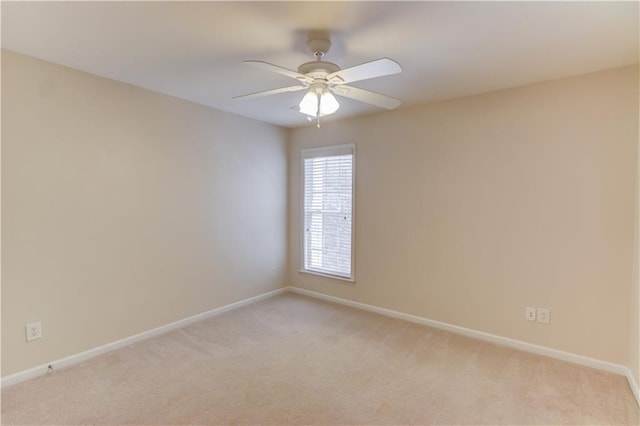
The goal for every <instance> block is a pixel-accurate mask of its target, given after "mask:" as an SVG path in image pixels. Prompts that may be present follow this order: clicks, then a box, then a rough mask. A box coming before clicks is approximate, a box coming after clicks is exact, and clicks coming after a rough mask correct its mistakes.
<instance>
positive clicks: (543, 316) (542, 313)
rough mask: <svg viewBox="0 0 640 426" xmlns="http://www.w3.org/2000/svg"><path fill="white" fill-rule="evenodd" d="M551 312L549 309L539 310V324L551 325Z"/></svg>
mask: <svg viewBox="0 0 640 426" xmlns="http://www.w3.org/2000/svg"><path fill="white" fill-rule="evenodd" d="M550 315H551V310H550V309H549V308H538V322H539V323H542V324H549V321H550V318H549V316H550Z"/></svg>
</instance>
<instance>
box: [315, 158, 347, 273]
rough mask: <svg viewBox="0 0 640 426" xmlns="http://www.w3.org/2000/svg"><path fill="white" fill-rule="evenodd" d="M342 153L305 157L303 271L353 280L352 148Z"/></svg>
mask: <svg viewBox="0 0 640 426" xmlns="http://www.w3.org/2000/svg"><path fill="white" fill-rule="evenodd" d="M340 151H344V150H337V151H336V150H335V148H333V149H332V148H329V150H321V149H320V150H312V152H311V153H309V152H308V153H306V155H304V154H303V162H304V170H303V177H304V197H303V198H304V244H303V245H304V247H303V249H304V254H303V259H304V260H303V263H304V264H303V268H304V269H305V270H307V271H310V272H317V273H322V274H328V275H334V276H338V277H343V278H348V279H351V278H352V277H353V271H352V269H353V264H352V234H353V233H352V225H353V223H352V222H353V216H352V212H353V209H352V204H353V148H351V149H349V150H347V152H348V153H340ZM327 153H328V154H329V155H327Z"/></svg>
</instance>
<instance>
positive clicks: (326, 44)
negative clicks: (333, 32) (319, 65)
mask: <svg viewBox="0 0 640 426" xmlns="http://www.w3.org/2000/svg"><path fill="white" fill-rule="evenodd" d="M307 47H308V48H309V50H311V53H313V54H314V55H315V57H316V58H318V60H321V58H322V57H323V56H324V55H325V54H326V53H327V52H328V51H329V49H330V48H331V41H330V40H329V39H328V38H311V39H309V40H308V41H307Z"/></svg>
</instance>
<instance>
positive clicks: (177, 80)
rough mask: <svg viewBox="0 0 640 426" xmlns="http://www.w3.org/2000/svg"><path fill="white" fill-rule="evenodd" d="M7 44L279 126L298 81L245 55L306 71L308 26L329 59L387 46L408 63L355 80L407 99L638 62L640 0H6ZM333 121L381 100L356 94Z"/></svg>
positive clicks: (375, 54)
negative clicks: (327, 36)
mask: <svg viewBox="0 0 640 426" xmlns="http://www.w3.org/2000/svg"><path fill="white" fill-rule="evenodd" d="M1 12H2V47H3V48H6V49H9V50H12V51H16V52H20V53H23V54H26V55H30V56H34V57H36V58H40V59H44V60H47V61H50V62H54V63H57V64H61V65H66V66H69V67H72V68H76V69H79V70H82V71H86V72H89V73H92V74H96V75H99V76H103V77H107V78H111V79H114V80H119V81H123V82H126V83H130V84H133V85H136V86H140V87H144V88H146V89H150V90H154V91H157V92H161V93H166V94H168V95H172V96H176V97H179V98H182V99H187V100H190V101H193V102H197V103H200V104H204V105H208V106H211V107H214V108H218V109H222V110H225V111H230V112H233V113H237V114H241V115H243V116H246V117H251V118H254V119H258V120H261V121H265V122H269V123H273V124H276V125H279V126H284V127H296V126H302V125H307V121H306V119H305V117H304V116H303V115H302V114H300V113H299V112H297V111H294V110H293V109H291V107H293V106H295V105H297V104H298V102H299V101H300V99H301V98H302V96H303V94H304V93H303V92H295V93H282V94H277V95H273V96H269V97H265V98H259V99H247V100H235V101H234V100H232V99H231V98H232V97H234V96H237V95H242V94H246V93H252V92H258V91H262V90H268V89H274V88H278V87H284V86H290V85H292V84H295V81H294V80H292V79H290V78H287V77H285V76H282V75H279V74H275V73H271V72H268V71H265V70H261V69H258V68H255V67H250V66H247V65H245V64H243V63H242V61H243V60H245V59H255V60H262V61H268V62H272V63H274V64H278V65H280V66H283V67H286V68H290V69H297V67H298V65H300V64H301V63H303V62H308V61H310V60H313V57H312V55H311V54H310V52H309V51H308V50H307V48H306V45H305V43H306V39H307V32H308V31H309V30H328V31H330V33H331V41H332V47H331V50H330V51H329V53H328V54H327V55H326V56H325V60H328V61H331V62H334V63H337V64H338V65H339V66H341V67H342V68H346V67H349V66H352V65H357V64H360V63H363V62H367V61H370V60H373V59H377V58H380V57H390V58H393V59H394V60H396V61H397V62H399V63H400V64H401V65H402V68H403V72H402V73H401V74H396V75H391V76H386V77H380V78H376V79H371V80H366V81H360V82H357V83H353V86H357V87H361V88H364V89H368V90H372V91H375V92H379V93H383V94H385V95H389V96H393V97H395V98H398V99H401V100H402V106H401V107H400V108H403V107H406V106H410V105H415V104H420V103H426V102H433V101H437V100H443V99H450V98H456V97H461V96H467V95H472V94H478V93H484V92H489V91H494V90H499V89H503V88H508V87H514V86H520V85H525V84H530V83H534V82H539V81H544V80H550V79H555V78H560V77H566V76H570V75H576V74H583V73H587V72H592V71H597V70H601V69H606V68H613V67H619V66H624V65H629V64H633V63H637V62H638V56H639V55H638V50H639V42H638V38H639V33H638V27H639V25H638V20H639V3H638V2H633V1H632V2H455V1H447V2H400V1H394V2H365V1H356V2H346V1H345V2H324V1H319V2H284V1H283V2H243V1H234V2H218V1H215V2H185V1H176V2H126V1H125V2H109V1H107V2H8V1H3V2H2V11H1ZM339 100H340V104H341V107H340V109H339V110H338V112H337V113H336V114H334V115H333V116H330V117H327V118H326V119H340V118H345V117H348V116H354V115H360V114H367V113H371V112H375V111H378V109H377V108H376V107H372V106H368V105H365V104H362V103H359V102H356V101H353V100H350V99H345V98H339Z"/></svg>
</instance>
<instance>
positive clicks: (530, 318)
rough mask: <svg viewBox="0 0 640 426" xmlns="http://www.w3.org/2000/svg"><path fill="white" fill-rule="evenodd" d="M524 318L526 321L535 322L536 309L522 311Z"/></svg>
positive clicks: (528, 308)
mask: <svg viewBox="0 0 640 426" xmlns="http://www.w3.org/2000/svg"><path fill="white" fill-rule="evenodd" d="M524 317H525V318H526V319H527V320H528V321H535V320H536V308H530V307H527V308H526V309H525V311H524Z"/></svg>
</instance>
